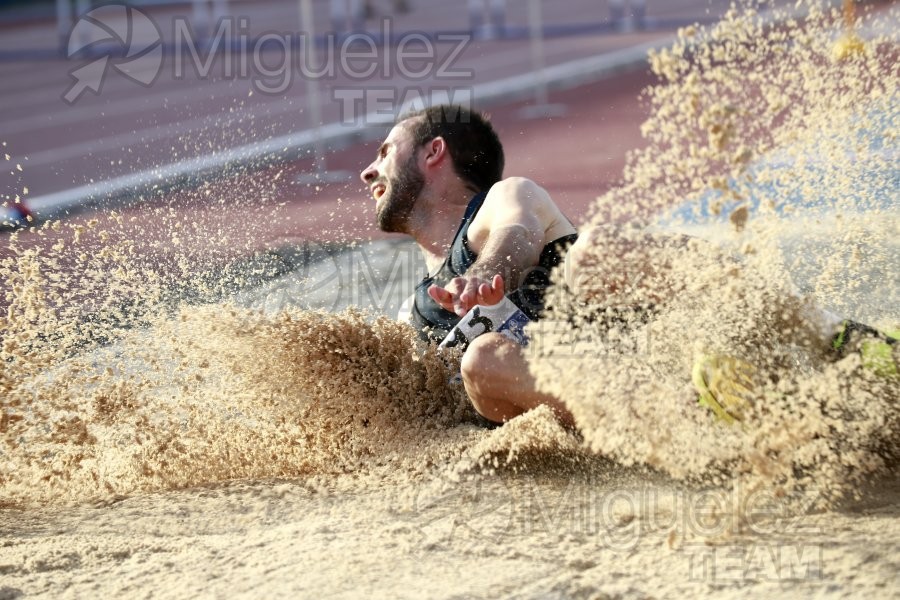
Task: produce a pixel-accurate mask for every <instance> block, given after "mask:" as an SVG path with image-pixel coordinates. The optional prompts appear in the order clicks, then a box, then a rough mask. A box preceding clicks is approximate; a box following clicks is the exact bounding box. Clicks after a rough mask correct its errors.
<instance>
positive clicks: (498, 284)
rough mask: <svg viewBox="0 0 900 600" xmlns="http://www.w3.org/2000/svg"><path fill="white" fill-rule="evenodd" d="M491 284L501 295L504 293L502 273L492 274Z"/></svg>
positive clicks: (504, 285) (504, 286)
mask: <svg viewBox="0 0 900 600" xmlns="http://www.w3.org/2000/svg"><path fill="white" fill-rule="evenodd" d="M491 284H492V285H493V287H494V291H496V292H497V293H499V294H500V295H501V296H503V295H505V294H506V284H505V283H504V282H503V275H501V274H500V273H497V274H496V275H494V278H493V279H492V280H491Z"/></svg>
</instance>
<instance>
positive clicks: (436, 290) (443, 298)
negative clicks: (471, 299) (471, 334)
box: [428, 285, 456, 311]
mask: <svg viewBox="0 0 900 600" xmlns="http://www.w3.org/2000/svg"><path fill="white" fill-rule="evenodd" d="M428 295H429V296H431V299H432V300H434V301H435V302H437V303H438V305H439V306H440V307H441V308H443V309H444V310H449V311H453V310H454V306H453V304H454V302H455V301H456V295H455V294H452V293H450V292H448V291H447V290H445V289H444V288H442V287H439V286H436V285H432V286H429V288H428Z"/></svg>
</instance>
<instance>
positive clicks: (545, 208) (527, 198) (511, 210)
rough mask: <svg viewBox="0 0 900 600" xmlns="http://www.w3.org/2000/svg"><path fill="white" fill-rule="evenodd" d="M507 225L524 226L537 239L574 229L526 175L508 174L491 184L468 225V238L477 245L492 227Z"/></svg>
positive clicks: (539, 187) (538, 186)
mask: <svg viewBox="0 0 900 600" xmlns="http://www.w3.org/2000/svg"><path fill="white" fill-rule="evenodd" d="M511 226H518V227H524V228H525V229H527V230H529V231H532V232H534V233H535V234H536V235H537V236H538V237H539V238H541V239H544V238H545V237H546V236H548V235H556V234H557V233H559V232H560V231H563V230H565V231H564V233H563V234H562V235H565V233H569V229H571V231H574V227H572V226H571V224H570V223H569V221H568V219H566V218H565V216H564V215H563V214H562V212H561V211H560V209H559V208H558V207H557V206H556V204H555V203H554V202H553V199H552V198H551V197H550V194H549V193H548V192H547V190H545V189H544V188H543V187H541V186H540V185H538V184H537V183H535V182H534V181H532V180H531V179H528V178H526V177H508V178H506V179H503V180H501V181H498V182H497V183H495V184H494V185H493V186H491V189H490V190H489V191H488V194H487V197H486V198H485V200H484V204H483V205H482V208H481V210H480V211H479V212H478V215H477V216H476V217H475V219H474V220H473V221H472V225H471V226H470V228H469V234H468V235H469V241H470V242H473V243H474V244H473V245H475V246H480V244H481V243H482V242H483V241H484V240H485V239H486V238H487V236H488V235H489V234H490V232H491V231H492V230H494V229H497V228H503V227H511ZM557 237H559V236H558V235H557Z"/></svg>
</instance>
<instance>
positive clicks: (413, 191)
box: [378, 153, 425, 233]
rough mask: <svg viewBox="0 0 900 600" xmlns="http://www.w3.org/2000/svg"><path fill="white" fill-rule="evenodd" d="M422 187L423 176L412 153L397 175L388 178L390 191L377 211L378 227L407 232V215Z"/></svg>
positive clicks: (423, 183) (410, 211) (423, 182)
mask: <svg viewBox="0 0 900 600" xmlns="http://www.w3.org/2000/svg"><path fill="white" fill-rule="evenodd" d="M424 187H425V177H424V175H422V172H421V171H420V170H419V167H418V165H417V164H416V156H415V153H414V154H413V155H412V156H410V157H409V160H407V161H406V164H405V165H403V167H402V168H401V169H400V171H399V173H398V174H397V176H396V177H393V178H391V179H390V183H389V185H388V186H387V188H388V190H390V191H389V192H388V194H387V195H386V197H385V198H384V199H383V203H382V205H381V209H380V210H379V211H378V228H379V229H381V230H382V231H387V232H389V233H409V217H410V215H411V214H412V211H413V207H414V206H415V204H416V199H417V198H418V197H419V194H421V193H422V188H424Z"/></svg>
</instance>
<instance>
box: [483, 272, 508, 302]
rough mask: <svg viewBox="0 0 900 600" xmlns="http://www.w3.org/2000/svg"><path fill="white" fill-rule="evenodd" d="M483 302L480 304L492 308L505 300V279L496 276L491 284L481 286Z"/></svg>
mask: <svg viewBox="0 0 900 600" xmlns="http://www.w3.org/2000/svg"><path fill="white" fill-rule="evenodd" d="M480 289H481V296H482V297H481V300H480V301H479V304H485V305H488V306H491V305H493V304H497V303H498V302H500V301H501V300H503V292H504V290H503V277H501V276H500V275H494V277H493V279H492V280H491V282H490V283H485V284H482V285H481V288H480Z"/></svg>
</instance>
